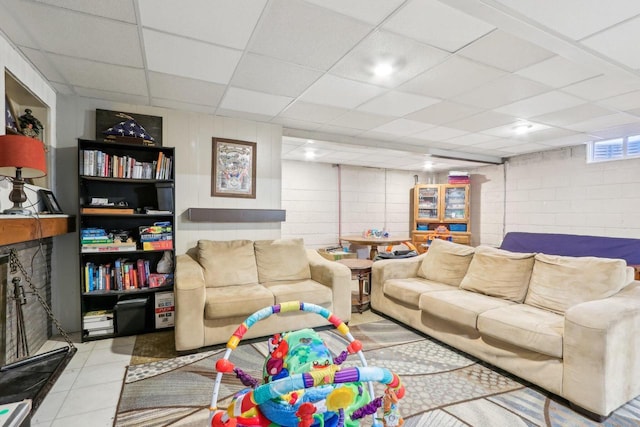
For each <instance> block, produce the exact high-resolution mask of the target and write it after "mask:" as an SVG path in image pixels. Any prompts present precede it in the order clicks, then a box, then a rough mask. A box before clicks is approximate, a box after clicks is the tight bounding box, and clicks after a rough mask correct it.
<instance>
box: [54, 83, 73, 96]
mask: <svg viewBox="0 0 640 427" xmlns="http://www.w3.org/2000/svg"><path fill="white" fill-rule="evenodd" d="M51 86H53V88H54V89H55V91H56V92H57V93H58V94H60V95H74V93H73V89H72V88H71V86H68V85H65V84H62V83H55V82H52V83H51Z"/></svg>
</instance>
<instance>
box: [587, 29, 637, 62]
mask: <svg viewBox="0 0 640 427" xmlns="http://www.w3.org/2000/svg"><path fill="white" fill-rule="evenodd" d="M639 26H640V18H635V19H631V20H629V21H626V22H624V23H622V24H618V25H616V26H615V27H613V28H609V29H607V30H605V31H602V32H600V33H598V34H595V35H593V36H591V37H589V38H587V39H585V40H582V43H583V44H585V45H586V46H589V47H590V48H592V49H594V50H596V51H598V52H600V53H602V54H603V55H605V56H607V57H609V58H612V59H613V60H614V61H618V62H619V63H621V64H624V65H626V66H627V67H630V68H635V69H638V68H640V44H638V38H640V28H639Z"/></svg>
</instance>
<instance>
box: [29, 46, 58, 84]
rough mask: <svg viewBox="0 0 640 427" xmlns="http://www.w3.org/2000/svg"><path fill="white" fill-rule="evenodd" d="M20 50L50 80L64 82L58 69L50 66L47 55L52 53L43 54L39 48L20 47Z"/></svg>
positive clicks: (49, 55)
mask: <svg viewBox="0 0 640 427" xmlns="http://www.w3.org/2000/svg"><path fill="white" fill-rule="evenodd" d="M22 52H23V53H24V54H25V55H26V56H27V58H29V61H31V63H32V64H33V65H35V66H36V68H37V69H38V70H39V71H40V72H41V73H42V74H43V75H44V76H45V77H46V78H47V80H49V81H51V82H64V81H65V80H64V78H63V77H62V75H61V74H60V73H59V72H58V70H57V69H56V68H55V67H53V66H52V63H51V62H50V61H49V57H51V56H54V55H53V54H44V53H42V52H40V51H39V50H35V49H29V48H26V47H23V48H22Z"/></svg>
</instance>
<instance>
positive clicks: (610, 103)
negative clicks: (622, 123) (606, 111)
mask: <svg viewBox="0 0 640 427" xmlns="http://www.w3.org/2000/svg"><path fill="white" fill-rule="evenodd" d="M598 104H600V105H603V106H605V107H608V108H611V109H614V110H620V111H628V110H633V109H635V108H640V90H636V91H633V92H629V93H625V94H623V95H618V96H613V97H611V98H607V99H602V100H600V101H598Z"/></svg>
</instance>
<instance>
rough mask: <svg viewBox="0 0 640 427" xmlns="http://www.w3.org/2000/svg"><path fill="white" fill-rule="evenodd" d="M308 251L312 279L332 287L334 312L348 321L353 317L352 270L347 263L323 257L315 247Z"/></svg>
mask: <svg viewBox="0 0 640 427" xmlns="http://www.w3.org/2000/svg"><path fill="white" fill-rule="evenodd" d="M306 251H307V258H308V259H309V268H310V269H311V279H313V280H315V281H316V282H318V283H322V284H323V285H325V286H327V287H329V288H331V289H332V292H333V312H334V314H335V315H336V316H338V317H339V318H340V319H342V320H343V321H344V322H348V321H349V320H350V319H351V270H349V267H347V266H346V265H342V264H340V263H339V262H335V261H330V260H328V259H326V258H323V257H322V255H320V254H319V253H318V252H317V251H316V250H314V249H307V250H306Z"/></svg>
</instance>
